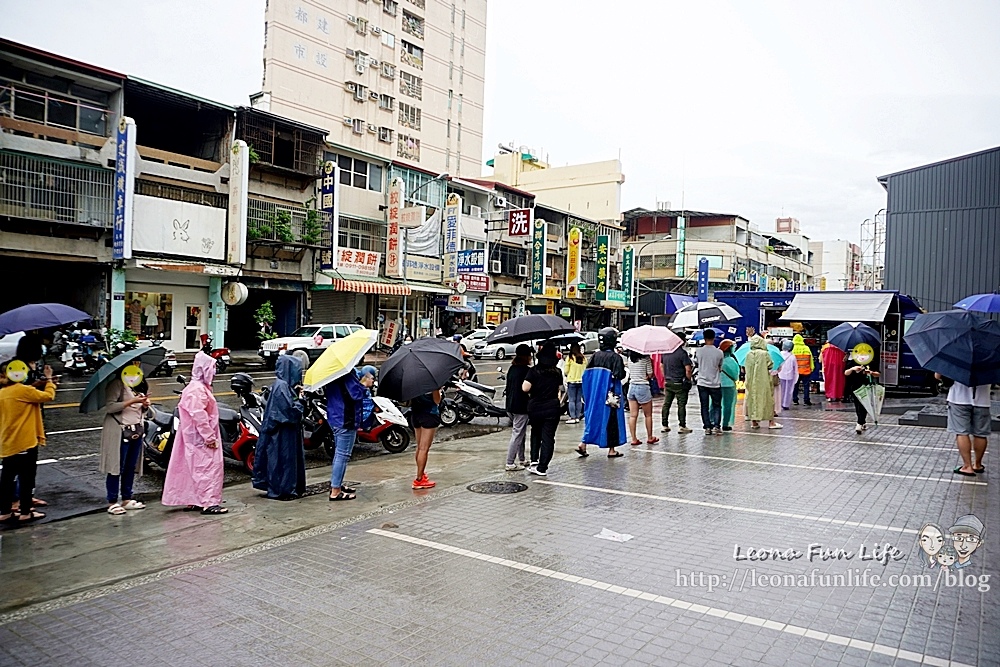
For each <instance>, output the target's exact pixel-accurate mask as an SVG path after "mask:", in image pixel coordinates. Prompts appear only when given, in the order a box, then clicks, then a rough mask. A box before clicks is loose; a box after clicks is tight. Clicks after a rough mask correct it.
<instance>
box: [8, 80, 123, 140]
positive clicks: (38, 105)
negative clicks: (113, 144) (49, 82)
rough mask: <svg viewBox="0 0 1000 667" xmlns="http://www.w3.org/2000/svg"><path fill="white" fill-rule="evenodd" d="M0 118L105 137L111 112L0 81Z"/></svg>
mask: <svg viewBox="0 0 1000 667" xmlns="http://www.w3.org/2000/svg"><path fill="white" fill-rule="evenodd" d="M0 115H2V116H8V117H10V118H16V119H18V120H27V121H31V122H35V123H42V124H43V125H49V126H52V127H62V128H67V129H70V130H79V131H80V132H85V133H87V134H93V135H97V136H102V137H106V136H108V119H109V117H110V115H111V112H110V111H108V109H107V108H105V107H99V106H94V105H92V104H86V103H84V102H80V101H77V100H74V99H72V98H70V97H66V96H64V95H56V94H54V93H49V92H46V91H44V90H39V91H29V90H25V89H24V88H21V87H15V86H13V85H9V82H7V81H0Z"/></svg>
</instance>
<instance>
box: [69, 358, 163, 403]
mask: <svg viewBox="0 0 1000 667" xmlns="http://www.w3.org/2000/svg"><path fill="white" fill-rule="evenodd" d="M166 353H167V351H166V350H165V349H164V348H163V347H161V346H159V345H155V346H153V347H140V348H138V349H135V350H129V351H127V352H122V353H121V354H119V355H118V356H117V357H115V358H114V359H112V360H111V361H109V362H108V363H106V364H104V365H103V366H101V367H100V368H99V369H98V370H97V372H96V373H94V376H93V377H92V378H90V382H88V383H87V388H86V389H84V390H83V396H81V397H80V412H94V411H95V410H100V409H101V408H103V407H104V404H105V402H106V400H107V397H106V395H105V392H106V391H107V388H108V383H109V382H111V378H113V377H116V376H117V375H118V374H119V373H120V372H121V370H122V369H123V368H125V367H126V366H128V365H129V364H131V363H133V362H134V361H136V360H137V359H138V361H139V365H140V366H141V367H142V372H143V374H148V373H149V372H150V371H152V370H153V369H154V368H156V367H157V366H159V365H160V362H161V361H163V355H165V354H166Z"/></svg>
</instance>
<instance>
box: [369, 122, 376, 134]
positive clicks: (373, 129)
mask: <svg viewBox="0 0 1000 667" xmlns="http://www.w3.org/2000/svg"><path fill="white" fill-rule="evenodd" d="M368 131H369V132H371V133H372V134H375V133H376V132H377V131H378V127H376V126H375V125H374V124H373V123H368Z"/></svg>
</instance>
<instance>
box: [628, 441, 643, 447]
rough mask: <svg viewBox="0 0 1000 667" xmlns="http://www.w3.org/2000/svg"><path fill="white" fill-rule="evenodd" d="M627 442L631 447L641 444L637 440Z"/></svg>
mask: <svg viewBox="0 0 1000 667" xmlns="http://www.w3.org/2000/svg"><path fill="white" fill-rule="evenodd" d="M628 444H630V445H632V446H633V447H635V446H636V445H641V444H642V442H641V441H639V440H633V441H632V442H630V443H628Z"/></svg>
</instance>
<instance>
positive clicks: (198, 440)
mask: <svg viewBox="0 0 1000 667" xmlns="http://www.w3.org/2000/svg"><path fill="white" fill-rule="evenodd" d="M214 379H215V359H213V358H212V357H210V356H208V355H207V354H205V353H204V352H199V353H198V354H197V355H196V356H195V358H194V367H193V368H192V369H191V381H190V382H189V383H188V385H187V387H185V388H184V391H183V392H182V393H181V400H180V403H178V405H177V408H178V414H179V416H180V426H179V428H178V430H177V435H176V436H175V437H174V448H173V450H172V451H171V452H170V465H169V467H168V468H167V478H166V480H165V481H164V482H163V500H162V502H163V504H164V505H195V506H197V507H212V506H213V505H221V504H222V482H223V474H224V464H223V462H222V435H221V434H220V432H219V408H218V406H217V405H216V403H215V396H213V395H212V380H214ZM208 442H215V443H216V444H218V447H216V448H215V449H209V448H208V447H206V446H205V444H206V443H208Z"/></svg>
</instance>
